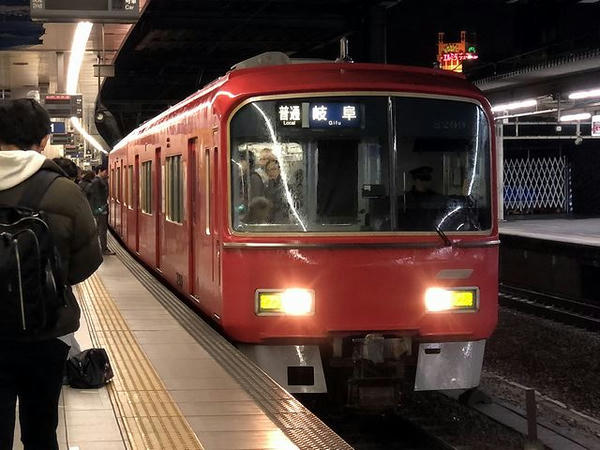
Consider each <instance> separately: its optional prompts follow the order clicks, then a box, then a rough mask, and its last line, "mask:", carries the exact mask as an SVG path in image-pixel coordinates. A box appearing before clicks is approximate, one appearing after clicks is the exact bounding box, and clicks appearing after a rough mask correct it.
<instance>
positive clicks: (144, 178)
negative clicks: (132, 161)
mask: <svg viewBox="0 0 600 450" xmlns="http://www.w3.org/2000/svg"><path fill="white" fill-rule="evenodd" d="M140 205H141V208H142V212H144V213H146V214H152V161H145V162H143V163H142V171H141V180H140Z"/></svg>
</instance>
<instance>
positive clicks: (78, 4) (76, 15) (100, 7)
mask: <svg viewBox="0 0 600 450" xmlns="http://www.w3.org/2000/svg"><path fill="white" fill-rule="evenodd" d="M30 7H31V18H32V19H33V20H39V21H44V22H78V21H81V20H89V21H92V22H96V23H135V22H137V20H138V18H139V17H140V4H139V0H84V1H82V0H30Z"/></svg>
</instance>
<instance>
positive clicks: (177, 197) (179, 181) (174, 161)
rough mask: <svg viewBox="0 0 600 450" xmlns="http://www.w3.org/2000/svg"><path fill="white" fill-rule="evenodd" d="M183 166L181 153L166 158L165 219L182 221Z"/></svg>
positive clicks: (176, 221)
mask: <svg viewBox="0 0 600 450" xmlns="http://www.w3.org/2000/svg"><path fill="white" fill-rule="evenodd" d="M182 172H183V166H182V163H181V155H176V156H169V157H167V159H166V173H165V177H166V180H165V181H166V183H165V184H166V193H165V194H166V201H167V204H166V211H167V220H169V221H171V222H175V223H183V173H182Z"/></svg>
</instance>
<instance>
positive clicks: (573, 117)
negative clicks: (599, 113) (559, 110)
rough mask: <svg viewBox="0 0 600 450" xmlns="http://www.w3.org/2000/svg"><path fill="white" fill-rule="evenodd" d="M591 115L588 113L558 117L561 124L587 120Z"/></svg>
mask: <svg viewBox="0 0 600 450" xmlns="http://www.w3.org/2000/svg"><path fill="white" fill-rule="evenodd" d="M590 117H592V115H591V114H590V113H579V114H566V115H564V116H561V117H560V121H561V122H571V121H574V120H587V119H589V118H590Z"/></svg>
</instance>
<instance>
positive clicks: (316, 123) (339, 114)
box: [277, 102, 362, 128]
mask: <svg viewBox="0 0 600 450" xmlns="http://www.w3.org/2000/svg"><path fill="white" fill-rule="evenodd" d="M277 114H278V118H279V121H278V123H279V125H281V126H284V127H300V126H301V127H302V128H358V127H360V125H361V120H362V117H361V105H360V104H358V103H338V102H335V103H333V102H323V103H307V102H303V103H296V104H291V103H285V104H280V105H279V106H278V111H277Z"/></svg>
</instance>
